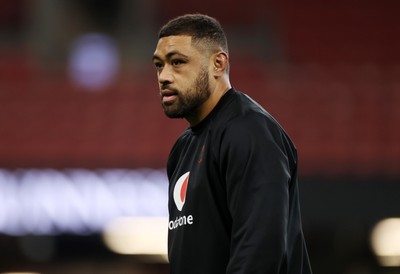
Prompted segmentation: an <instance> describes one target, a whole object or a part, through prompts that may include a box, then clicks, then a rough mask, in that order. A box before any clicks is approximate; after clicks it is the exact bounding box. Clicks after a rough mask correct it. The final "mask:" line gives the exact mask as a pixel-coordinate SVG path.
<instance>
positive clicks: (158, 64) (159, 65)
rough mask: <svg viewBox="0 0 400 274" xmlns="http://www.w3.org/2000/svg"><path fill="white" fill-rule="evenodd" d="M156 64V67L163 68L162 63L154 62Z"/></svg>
mask: <svg viewBox="0 0 400 274" xmlns="http://www.w3.org/2000/svg"><path fill="white" fill-rule="evenodd" d="M154 66H155V67H156V69H161V68H162V67H163V65H162V64H161V63H154Z"/></svg>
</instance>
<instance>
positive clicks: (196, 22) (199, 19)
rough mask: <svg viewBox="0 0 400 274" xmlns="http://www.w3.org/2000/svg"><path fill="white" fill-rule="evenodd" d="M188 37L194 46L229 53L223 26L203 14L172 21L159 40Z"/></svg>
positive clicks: (161, 31) (181, 17)
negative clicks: (171, 37) (180, 36)
mask: <svg viewBox="0 0 400 274" xmlns="http://www.w3.org/2000/svg"><path fill="white" fill-rule="evenodd" d="M178 35H186V36H190V37H192V42H193V44H195V45H197V46H203V47H205V49H208V50H210V51H211V52H217V51H220V50H222V51H224V52H226V53H228V42H227V39H226V35H225V32H224V30H223V29H222V26H221V24H220V23H219V22H218V21H217V20H216V19H214V18H212V17H210V16H207V15H202V14H187V15H183V16H180V17H177V18H175V19H172V20H171V21H169V22H168V23H167V24H165V25H164V26H163V27H162V28H161V30H160V32H159V34H158V38H163V37H168V36H178Z"/></svg>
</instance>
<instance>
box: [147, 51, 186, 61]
mask: <svg viewBox="0 0 400 274" xmlns="http://www.w3.org/2000/svg"><path fill="white" fill-rule="evenodd" d="M174 55H179V56H181V57H184V58H189V56H187V55H185V54H183V53H181V52H179V51H177V50H173V51H171V52H168V54H167V55H166V56H165V57H166V59H167V60H169V59H171V58H172V56H174ZM156 60H158V61H161V60H162V59H161V57H159V56H158V55H157V54H154V55H153V61H156Z"/></svg>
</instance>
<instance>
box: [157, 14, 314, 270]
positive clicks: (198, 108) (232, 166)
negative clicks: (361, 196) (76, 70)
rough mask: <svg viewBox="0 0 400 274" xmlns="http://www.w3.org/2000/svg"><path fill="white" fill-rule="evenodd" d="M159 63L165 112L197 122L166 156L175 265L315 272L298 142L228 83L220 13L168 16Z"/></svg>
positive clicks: (172, 261)
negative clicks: (304, 222)
mask: <svg viewBox="0 0 400 274" xmlns="http://www.w3.org/2000/svg"><path fill="white" fill-rule="evenodd" d="M153 63H154V65H155V67H156V69H157V76H158V82H159V87H160V95H161V104H162V107H163V109H164V112H165V114H166V115H167V116H168V117H170V118H185V119H186V120H187V121H188V122H189V124H190V127H188V128H187V129H186V130H185V131H184V132H183V134H182V135H181V136H180V138H179V139H178V140H177V142H176V143H175V145H174V147H173V148H172V150H171V153H170V155H169V158H168V165H167V173H168V178H169V214H170V219H169V226H168V227H169V236H168V253H169V260H170V269H171V273H173V274H197V273H198V274H223V273H227V274H233V273H241V274H258V273H263V274H273V273H290V274H299V273H301V274H304V273H307V274H308V273H311V269H310V265H309V260H308V255H307V250H306V246H305V243H304V237H303V233H302V228H301V219H300V209H299V195H298V188H297V156H296V149H295V147H294V146H293V144H292V142H291V141H290V139H289V137H288V136H287V135H286V133H285V132H284V131H283V129H282V128H281V127H280V126H279V124H278V123H277V122H276V121H275V120H274V118H272V116H271V115H270V114H269V113H268V112H266V111H265V110H264V109H263V108H262V107H261V106H260V105H258V104H257V103H256V102H254V101H253V100H252V99H250V98H249V97H248V96H246V95H245V94H243V93H241V92H239V91H236V90H235V89H233V88H232V87H231V84H230V81H229V57H228V46H227V40H226V37H225V34H224V31H223V29H222V27H221V26H220V24H219V22H218V21H217V20H215V19H214V18H211V17H208V16H205V15H200V14H191V15H184V16H181V17H178V18H175V19H173V20H171V21H170V22H168V23H167V24H166V25H165V26H163V27H162V28H161V30H160V33H159V41H158V44H157V48H156V50H155V53H154V56H153Z"/></svg>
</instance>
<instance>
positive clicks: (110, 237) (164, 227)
mask: <svg viewBox="0 0 400 274" xmlns="http://www.w3.org/2000/svg"><path fill="white" fill-rule="evenodd" d="M167 234H168V218H155V217H153V218H152V217H143V218H142V217H136V218H118V219H115V220H113V221H111V222H110V223H109V224H108V225H107V226H106V228H105V230H104V233H103V240H104V242H105V244H106V245H107V247H108V248H109V249H110V250H112V251H113V252H115V253H118V254H125V255H128V254H130V255H134V254H136V255H160V256H163V257H164V258H166V255H167V237H168V236H167ZM164 261H165V259H164Z"/></svg>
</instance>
